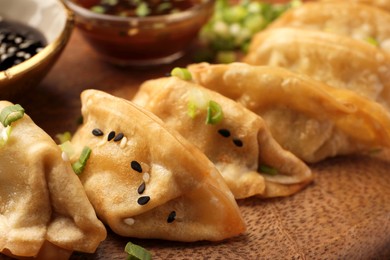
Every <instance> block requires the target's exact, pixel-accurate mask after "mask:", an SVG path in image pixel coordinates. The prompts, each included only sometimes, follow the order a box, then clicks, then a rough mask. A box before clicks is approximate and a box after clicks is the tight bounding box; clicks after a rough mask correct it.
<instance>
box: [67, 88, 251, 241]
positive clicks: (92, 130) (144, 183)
mask: <svg viewBox="0 0 390 260" xmlns="http://www.w3.org/2000/svg"><path fill="white" fill-rule="evenodd" d="M81 99H82V115H83V118H84V123H83V125H82V126H81V127H80V128H79V129H78V130H77V132H76V133H75V135H74V137H73V139H72V143H73V144H74V146H75V148H76V149H77V150H79V151H80V150H81V149H82V148H83V147H84V146H85V145H87V146H88V147H90V148H91V150H92V152H91V155H90V158H89V160H88V161H87V164H86V167H85V169H84V171H83V172H82V173H81V174H80V175H79V177H80V179H81V181H82V183H83V185H84V188H85V190H86V193H87V196H88V197H89V199H90V201H91V202H92V204H93V206H94V207H95V210H96V212H97V214H98V216H99V217H101V219H102V220H103V221H104V222H105V223H107V224H108V225H109V226H110V227H111V229H112V230H113V231H114V232H116V233H117V234H119V235H122V236H131V237H138V238H159V239H167V240H176V241H196V240H222V239H225V238H229V237H232V236H236V235H238V234H240V233H242V232H244V230H245V226H244V222H243V220H242V218H241V215H240V211H239V208H238V206H237V204H236V201H235V199H234V197H233V194H232V193H231V192H230V190H229V188H228V187H227V186H226V183H225V182H224V180H223V178H222V176H221V174H220V173H219V172H218V170H217V169H216V168H215V167H214V165H213V164H212V163H211V162H210V161H209V160H208V159H207V157H206V156H205V155H204V154H203V153H201V152H200V151H199V150H198V149H197V148H196V147H195V146H194V145H192V144H191V143H190V142H189V141H187V140H185V139H184V138H183V137H182V136H181V135H180V134H178V133H177V132H176V131H170V130H167V128H166V127H165V126H164V123H163V122H162V121H161V120H160V119H158V118H157V117H156V116H154V115H153V114H152V113H150V112H148V111H146V110H145V109H142V108H141V107H139V106H136V105H134V104H133V103H131V102H129V101H126V100H124V99H121V98H117V97H114V96H111V95H109V94H107V93H104V92H101V91H97V90H86V91H84V92H83V93H82V95H81Z"/></svg>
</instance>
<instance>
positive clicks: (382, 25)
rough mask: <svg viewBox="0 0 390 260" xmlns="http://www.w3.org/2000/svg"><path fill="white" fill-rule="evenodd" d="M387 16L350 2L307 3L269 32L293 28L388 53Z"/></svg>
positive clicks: (293, 11) (377, 10)
mask: <svg viewBox="0 0 390 260" xmlns="http://www.w3.org/2000/svg"><path fill="white" fill-rule="evenodd" d="M389 24H390V13H389V12H387V11H384V10H381V9H379V8H376V7H373V6H369V5H365V4H360V3H354V2H350V1H337V2H336V1H334V2H307V3H304V4H302V5H301V6H299V7H297V8H291V9H290V10H288V11H287V12H285V13H284V14H282V15H281V16H280V17H279V18H278V19H277V20H275V21H274V22H273V23H272V24H271V25H270V26H269V27H268V28H270V29H274V28H280V27H294V28H302V29H310V30H319V31H325V32H329V33H334V34H339V35H344V36H348V37H352V38H354V39H357V40H361V41H364V42H366V43H371V44H374V45H375V46H378V47H379V48H381V49H383V50H385V51H386V52H388V53H390V26H388V25H389Z"/></svg>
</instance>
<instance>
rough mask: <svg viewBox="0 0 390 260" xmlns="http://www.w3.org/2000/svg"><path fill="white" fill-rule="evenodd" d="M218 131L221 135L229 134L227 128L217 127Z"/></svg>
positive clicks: (226, 135)
mask: <svg viewBox="0 0 390 260" xmlns="http://www.w3.org/2000/svg"><path fill="white" fill-rule="evenodd" d="M218 133H219V134H220V135H222V136H223V137H229V136H230V131H229V130H227V129H219V130H218Z"/></svg>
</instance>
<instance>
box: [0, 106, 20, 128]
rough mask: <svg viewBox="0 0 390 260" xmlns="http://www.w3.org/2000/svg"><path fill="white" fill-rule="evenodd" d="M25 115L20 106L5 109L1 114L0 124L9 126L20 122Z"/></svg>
mask: <svg viewBox="0 0 390 260" xmlns="http://www.w3.org/2000/svg"><path fill="white" fill-rule="evenodd" d="M23 115H24V108H23V107H22V106H21V105H19V104H16V105H11V106H8V107H5V108H4V109H3V110H2V111H1V113H0V122H1V123H2V124H3V126H5V127H6V126H9V125H10V124H11V123H12V122H15V121H16V120H19V119H20V118H22V117H23Z"/></svg>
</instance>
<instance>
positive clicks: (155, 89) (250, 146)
mask: <svg viewBox="0 0 390 260" xmlns="http://www.w3.org/2000/svg"><path fill="white" fill-rule="evenodd" d="M132 101H133V102H134V103H135V104H138V105H140V106H142V107H144V108H146V109H147V110H149V111H151V112H152V113H154V114H155V115H157V116H158V117H159V118H161V119H162V120H163V121H164V122H165V124H166V125H167V126H168V127H170V128H172V129H175V130H176V131H178V132H179V133H180V134H182V135H183V136H184V137H185V138H186V139H187V140H189V141H190V142H192V143H193V144H195V145H196V146H197V147H198V148H199V149H200V150H201V151H202V152H204V153H205V154H206V156H207V157H208V158H209V159H210V160H211V161H212V162H213V163H214V164H215V165H216V167H217V168H218V170H219V171H220V172H221V174H222V176H223V177H224V179H225V181H226V182H227V184H228V186H229V188H230V189H231V191H232V192H233V194H234V196H235V198H236V199H241V198H246V197H250V196H254V195H258V196H262V197H274V196H286V195H291V194H293V193H295V192H297V191H298V190H300V189H302V188H303V187H305V186H306V185H307V184H308V183H309V182H310V181H311V180H312V174H311V171H310V169H309V168H308V167H307V166H306V165H305V164H304V163H303V162H301V161H300V160H299V159H298V158H296V157H295V156H293V155H292V154H291V153H289V152H287V151H285V150H283V149H282V148H281V147H280V146H279V145H278V144H277V143H276V141H275V140H274V139H273V137H272V136H271V134H270V133H269V131H268V129H267V128H266V126H265V124H264V122H263V120H262V119H261V118H260V117H259V116H258V115H256V114H254V113H253V112H251V111H250V110H248V109H246V108H244V107H243V106H242V105H240V104H238V103H237V102H235V101H233V100H231V99H228V98H226V97H224V96H222V95H220V94H219V93H217V92H215V91H210V90H208V89H206V88H203V87H200V86H199V85H197V84H194V83H191V82H188V81H184V80H181V79H179V78H177V77H167V78H160V79H155V80H149V81H146V82H145V83H143V84H142V85H141V87H140V90H139V91H138V92H137V94H136V96H135V97H134V99H133V100H132ZM209 101H213V102H216V103H217V104H219V106H220V107H221V109H222V111H223V119H222V121H221V122H219V123H217V124H206V123H205V121H206V115H207V103H208V102H209ZM191 104H192V105H195V107H194V110H195V111H196V112H195V115H193V116H190V115H189V109H188V107H189V106H191ZM264 166H268V167H271V168H272V169H276V170H277V171H278V174H277V175H274V176H271V175H270V173H268V174H267V173H262V172H261V170H259V169H260V167H264Z"/></svg>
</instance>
